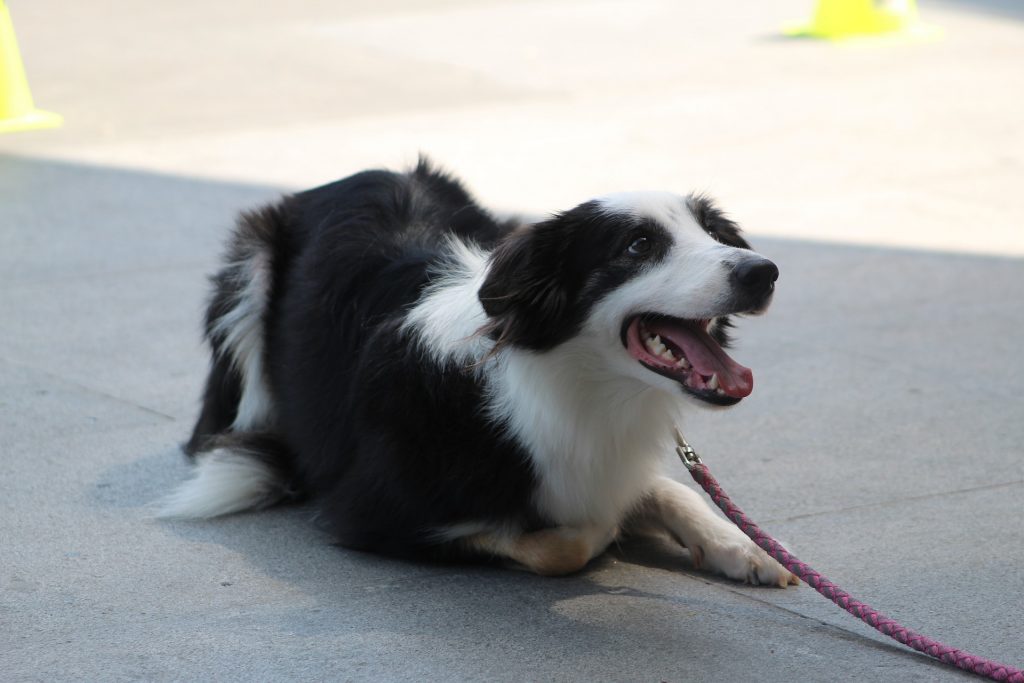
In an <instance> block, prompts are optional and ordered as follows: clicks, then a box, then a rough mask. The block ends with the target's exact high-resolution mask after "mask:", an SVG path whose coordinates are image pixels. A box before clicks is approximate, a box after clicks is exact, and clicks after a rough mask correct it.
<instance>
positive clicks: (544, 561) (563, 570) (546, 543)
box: [463, 526, 617, 576]
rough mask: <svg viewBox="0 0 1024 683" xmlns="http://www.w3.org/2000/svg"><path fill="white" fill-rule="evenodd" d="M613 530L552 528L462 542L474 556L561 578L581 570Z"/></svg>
mask: <svg viewBox="0 0 1024 683" xmlns="http://www.w3.org/2000/svg"><path fill="white" fill-rule="evenodd" d="M616 533H617V530H616V529H615V528H611V529H608V528H603V527H597V526H587V527H553V528H550V529H541V530H540V531H531V532H525V533H514V532H507V533H506V532H484V533H481V534H476V535H474V536H470V537H469V538H466V539H465V540H464V541H463V542H464V544H465V547H467V548H468V549H470V550H471V551H474V552H479V553H484V554H487V555H491V556H496V557H503V558H506V559H509V560H512V561H513V562H515V563H516V564H518V565H519V566H521V567H523V568H525V569H527V570H529V571H531V572H533V573H535V574H541V575H543V576H561V575H564V574H572V573H573V572H578V571H579V570H581V569H583V567H585V566H586V565H587V563H588V562H590V560H591V559H593V558H594V557H596V556H597V555H600V554H601V553H602V552H604V549H605V548H607V547H608V544H609V543H611V542H612V540H613V539H614V538H615V535H616Z"/></svg>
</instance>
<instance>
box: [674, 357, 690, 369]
mask: <svg viewBox="0 0 1024 683" xmlns="http://www.w3.org/2000/svg"><path fill="white" fill-rule="evenodd" d="M676 365H678V366H679V367H681V368H682V369H683V370H686V369H688V368H689V367H690V361H688V360H686V359H685V358H680V359H679V362H678V363H676Z"/></svg>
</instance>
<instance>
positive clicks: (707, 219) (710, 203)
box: [686, 194, 750, 249]
mask: <svg viewBox="0 0 1024 683" xmlns="http://www.w3.org/2000/svg"><path fill="white" fill-rule="evenodd" d="M686 204H687V206H688V207H689V208H690V213H691V214H692V215H693V218H694V219H695V220H696V221H697V223H699V224H700V227H702V228H704V232H706V233H707V234H709V235H711V236H712V237H714V238H715V239H716V240H718V241H719V242H721V243H722V244H728V245H729V246H730V247H737V248H739V249H750V245H749V244H748V243H747V241H746V240H745V239H743V234H742V231H741V230H740V226H738V225H737V224H736V222H735V221H733V220H732V219H731V218H729V217H728V216H726V215H725V213H724V212H723V211H722V210H721V209H720V208H718V205H716V204H715V201H714V200H713V199H711V197H708V196H707V195H704V194H692V195H690V196H689V197H688V198H687V200H686Z"/></svg>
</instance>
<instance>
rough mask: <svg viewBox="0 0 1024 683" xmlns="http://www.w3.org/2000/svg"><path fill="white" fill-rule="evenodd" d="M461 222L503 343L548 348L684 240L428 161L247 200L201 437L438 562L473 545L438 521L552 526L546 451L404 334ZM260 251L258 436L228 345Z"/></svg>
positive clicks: (468, 381) (724, 235)
mask: <svg viewBox="0 0 1024 683" xmlns="http://www.w3.org/2000/svg"><path fill="white" fill-rule="evenodd" d="M690 207H691V211H692V212H693V214H694V216H695V217H696V218H697V220H698V221H699V222H700V223H701V225H702V226H703V227H704V229H705V230H707V231H708V232H709V234H711V235H712V236H714V237H715V238H716V239H718V240H720V241H722V242H724V243H727V244H731V245H734V246H742V247H744V248H748V247H747V244H746V242H745V241H743V239H742V238H741V237H740V236H739V232H738V229H737V228H736V226H735V224H734V223H732V222H731V221H729V220H728V219H727V218H725V217H724V216H723V215H722V214H721V212H719V211H718V210H717V209H715V208H714V206H713V205H712V204H711V203H710V201H709V200H706V199H705V198H697V199H695V200H693V201H692V202H691V205H690ZM451 235H455V236H457V237H460V238H461V239H463V240H464V241H466V242H470V243H475V244H477V245H479V246H481V247H483V248H485V249H487V250H493V253H492V255H491V261H490V267H489V269H488V271H487V273H488V274H487V277H486V280H485V281H484V283H483V285H482V287H481V288H480V290H479V299H480V302H481V304H482V305H483V308H484V311H485V312H486V313H487V315H488V316H489V322H488V324H487V325H485V327H484V328H483V329H481V330H480V331H479V333H480V334H487V335H489V336H490V337H491V338H492V339H494V340H496V348H499V349H500V348H501V347H503V346H506V345H513V346H516V347H520V348H525V349H529V350H532V351H543V350H546V349H551V348H553V347H555V346H557V345H559V344H561V343H563V342H564V341H566V340H567V339H569V338H570V337H571V336H572V335H574V334H576V333H577V332H578V331H579V330H580V327H581V325H582V324H583V322H584V321H585V319H586V316H587V314H588V312H589V311H590V310H591V309H592V307H593V306H594V305H595V303H596V302H598V301H600V300H601V298H602V297H603V296H605V295H607V294H608V292H610V291H612V290H614V289H615V288H616V287H618V286H620V285H621V284H623V283H624V282H626V281H627V280H629V279H630V278H631V277H634V276H636V275H637V274H638V273H641V272H643V270H644V269H645V268H647V267H650V266H651V265H652V264H656V263H658V262H660V261H661V260H663V259H664V258H665V256H666V254H667V253H668V252H669V250H670V248H671V246H672V237H671V235H670V234H669V232H668V231H666V230H665V229H664V228H662V227H661V226H659V225H657V224H656V223H654V222H653V221H651V220H647V219H641V218H631V217H629V216H627V215H624V214H621V213H609V212H605V211H603V210H602V209H601V206H600V205H599V204H597V203H594V202H591V203H587V204H584V205H581V206H580V207H577V208H576V209H573V210H570V211H567V212H565V213H562V214H558V215H556V216H554V217H552V218H551V219H549V220H546V221H543V222H541V223H538V224H535V225H532V226H525V227H518V228H517V227H516V226H515V225H514V224H513V223H512V222H501V221H498V220H496V219H495V218H494V217H493V216H492V215H490V214H489V213H488V212H486V211H485V210H483V209H482V208H480V207H479V206H478V205H477V204H476V203H475V202H474V201H473V199H472V198H471V197H470V196H469V194H468V193H467V192H466V191H465V189H464V188H463V187H462V186H461V185H460V184H459V183H458V182H457V181H455V180H453V179H452V178H450V177H449V176H447V175H445V174H443V173H439V172H437V171H435V170H433V169H432V168H431V167H430V166H429V165H428V164H427V163H426V162H425V161H421V162H420V163H419V164H418V165H417V167H416V168H415V169H414V170H413V171H411V172H409V173H405V174H399V173H392V172H387V171H366V172H363V173H359V174H356V175H353V176H350V177H348V178H345V179H343V180H339V181H337V182H334V183H330V184H328V185H324V186H322V187H319V188H315V189H312V190H309V191H306V192H300V193H297V194H294V195H290V196H288V197H285V198H283V199H282V200H281V201H280V202H278V203H277V204H275V205H272V206H268V207H265V208H263V209H261V210H259V211H255V212H249V213H246V214H243V216H242V217H241V218H240V220H239V223H238V225H237V226H236V230H235V232H234V235H233V237H232V240H231V242H230V243H229V247H228V250H227V253H226V255H225V264H226V265H225V266H224V268H223V269H222V270H221V271H220V272H219V273H218V274H217V275H216V276H215V277H214V278H213V284H214V290H215V291H214V296H213V297H212V299H211V301H210V304H209V308H208V311H207V317H206V334H207V338H208V341H209V342H210V345H211V347H212V350H213V364H212V367H211V371H210V375H209V378H208V380H207V385H206V392H205V395H204V402H203V409H202V413H201V415H200V417H199V420H198V421H197V424H196V426H195V429H194V432H193V435H192V437H191V439H190V441H189V442H188V444H187V451H188V452H189V453H190V454H195V453H197V452H201V451H208V450H213V449H215V448H236V449H239V450H242V451H244V452H245V453H247V454H252V455H253V457H256V458H257V459H258V460H259V461H260V462H261V463H263V464H265V465H267V466H268V467H269V468H270V469H271V470H272V471H273V473H274V474H275V475H276V476H277V477H278V478H279V479H280V481H281V482H282V489H281V491H280V492H279V495H280V496H281V497H291V498H294V497H297V496H299V495H301V494H308V495H310V496H312V497H314V498H316V499H317V500H318V501H319V502H320V506H321V515H320V519H321V520H322V521H323V522H324V523H325V525H326V526H327V527H328V528H329V529H330V530H331V531H332V532H333V533H334V534H335V535H336V537H337V539H338V541H339V542H340V543H341V544H343V545H345V546H348V547H352V548H358V549H364V550H372V551H376V552H383V553H389V554H396V555H404V556H418V557H423V556H428V557H435V558H436V557H441V556H449V555H450V554H452V553H453V552H455V551H456V550H457V548H456V547H455V545H454V544H452V543H449V542H444V541H443V540H442V539H441V538H440V537H439V536H438V535H437V534H438V530H440V529H444V528H445V527H447V526H450V525H453V524H459V523H465V522H484V523H490V524H496V525H501V524H506V525H508V526H510V527H515V528H519V529H523V530H530V529H537V528H542V527H545V526H550V525H551V524H552V520H547V519H544V518H542V517H541V516H540V515H539V513H538V512H537V511H536V509H535V506H534V504H533V502H532V501H533V492H534V490H535V487H536V479H535V477H536V474H535V472H534V471H533V469H532V466H531V464H530V458H529V454H527V453H526V452H525V451H524V450H523V447H522V446H521V445H520V444H519V443H518V442H516V441H514V440H513V439H512V438H511V437H509V436H506V435H505V434H504V432H503V426H502V425H500V424H495V423H494V422H493V419H492V418H491V417H490V416H489V415H485V414H484V413H483V412H482V411H483V410H484V409H485V408H484V406H485V404H486V401H485V399H484V393H485V391H486V390H487V387H486V386H484V385H483V384H482V382H483V381H484V380H482V379H481V376H480V375H479V374H478V373H476V372H475V368H474V367H459V366H456V365H455V364H448V365H444V366H439V365H438V364H437V363H435V362H433V361H432V360H430V359H428V358H426V357H425V355H424V354H425V351H424V349H423V348H422V347H421V345H420V344H419V343H418V340H417V339H412V338H410V335H409V333H406V332H404V331H403V328H402V325H403V323H404V322H405V320H406V316H407V314H408V312H409V310H410V309H411V308H412V306H413V305H414V304H415V303H416V302H417V301H418V300H419V299H420V297H421V295H422V293H423V290H424V288H425V287H427V286H428V285H430V284H431V282H432V279H433V278H434V277H436V272H437V264H439V263H444V262H445V261H446V260H447V259H449V258H450V254H449V251H448V250H449V247H448V246H447V239H448V238H449V237H450V236H451ZM638 240H640V242H638ZM637 244H640V246H642V249H641V248H639V247H637V248H631V245H634V246H635V245H637ZM253 263H258V264H259V272H260V274H261V275H260V277H261V278H263V280H261V281H260V282H261V286H262V290H261V291H263V292H264V293H265V301H264V308H262V309H260V312H259V315H260V325H261V330H262V332H263V337H262V341H263V357H262V361H263V363H262V367H263V368H264V370H263V371H264V374H265V377H264V378H263V379H264V380H265V384H266V386H267V389H268V391H269V396H270V397H271V398H272V403H273V406H274V411H273V412H274V414H273V416H272V420H271V423H269V424H267V425H264V426H261V427H260V428H259V429H258V430H257V433H255V434H252V433H248V432H247V433H240V434H236V433H233V432H232V424H233V422H234V421H235V419H236V416H237V415H238V409H239V401H240V396H241V387H242V375H241V372H242V370H241V369H240V368H237V367H234V366H233V365H232V364H231V361H230V360H229V356H230V354H227V353H225V352H224V347H225V346H226V345H227V344H228V337H229V334H228V333H226V332H225V329H224V328H225V325H222V324H220V323H221V321H224V320H225V316H229V315H232V314H233V311H234V310H235V308H236V307H237V306H238V304H239V301H241V300H242V299H243V298H244V297H246V296H250V295H251V292H249V290H247V289H246V288H247V287H248V286H249V285H250V284H251V281H252V278H251V277H250V275H251V269H252V264H253ZM246 268H249V270H248V271H247V270H246ZM264 280H265V281H264ZM247 292H248V293H247ZM227 320H229V321H230V320H231V319H230V318H228V319H227ZM728 326H729V323H728V320H727V319H720V321H719V323H718V327H717V329H716V330H715V331H714V334H715V335H716V336H718V337H719V338H720V339H722V338H723V335H724V334H725V329H726V328H727V327H728Z"/></svg>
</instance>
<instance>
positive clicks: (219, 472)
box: [157, 448, 281, 519]
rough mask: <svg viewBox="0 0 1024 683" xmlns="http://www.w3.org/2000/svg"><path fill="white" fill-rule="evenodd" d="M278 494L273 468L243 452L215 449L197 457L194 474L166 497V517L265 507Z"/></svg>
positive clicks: (163, 507) (201, 516)
mask: <svg viewBox="0 0 1024 683" xmlns="http://www.w3.org/2000/svg"><path fill="white" fill-rule="evenodd" d="M280 495H281V484H280V482H279V481H278V480H277V477H276V476H275V474H274V472H273V470H271V469H270V468H269V467H267V466H266V465H265V464H263V463H262V462H260V461H259V460H258V459H256V458H254V457H252V456H251V455H250V454H248V453H246V452H244V451H233V450H229V449H226V448H218V449H216V450H213V451H209V452H208V453H202V454H200V455H199V456H198V458H197V462H196V466H195V475H194V476H193V477H192V478H191V479H189V480H188V481H186V482H185V483H184V484H182V485H181V486H179V487H178V489H177V490H176V491H174V493H172V494H171V495H169V496H168V497H167V498H165V499H164V500H163V501H162V502H161V504H160V509H159V511H158V512H157V516H158V517H162V518H165V519H209V518H210V517H219V516H220V515H228V514H231V513H232V512H241V511H243V510H251V509H253V508H258V507H265V506H267V505H269V504H271V503H273V502H275V501H276V500H277V499H278V498H279V497H280Z"/></svg>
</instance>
